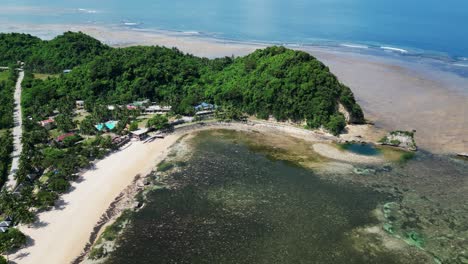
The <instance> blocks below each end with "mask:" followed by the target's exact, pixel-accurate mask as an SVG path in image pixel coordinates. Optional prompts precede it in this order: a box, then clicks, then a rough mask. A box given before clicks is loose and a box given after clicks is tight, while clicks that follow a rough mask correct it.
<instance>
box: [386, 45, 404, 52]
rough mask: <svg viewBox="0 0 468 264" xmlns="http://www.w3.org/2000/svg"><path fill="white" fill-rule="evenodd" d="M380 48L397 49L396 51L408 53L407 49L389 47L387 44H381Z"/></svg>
mask: <svg viewBox="0 0 468 264" xmlns="http://www.w3.org/2000/svg"><path fill="white" fill-rule="evenodd" d="M380 48H381V49H383V50H389V51H397V52H401V53H408V51H407V50H405V49H400V48H394V47H389V46H381V47H380Z"/></svg>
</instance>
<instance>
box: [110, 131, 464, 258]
mask: <svg viewBox="0 0 468 264" xmlns="http://www.w3.org/2000/svg"><path fill="white" fill-rule="evenodd" d="M183 144H186V145H185V146H183ZM187 145H189V146H190V151H187V148H186V147H187ZM163 164H165V165H164V167H165V168H167V169H165V170H164V171H160V172H157V173H156V174H155V175H154V176H153V177H154V181H155V183H156V185H157V186H158V188H155V189H154V190H152V191H149V192H148V193H147V194H146V199H145V200H146V204H145V206H144V207H143V209H141V210H140V211H138V212H136V213H133V214H131V216H129V224H128V225H126V226H125V228H124V230H123V233H122V235H121V236H120V237H119V238H118V239H117V240H116V245H117V249H116V250H115V251H114V252H112V253H110V254H109V255H108V257H107V258H106V261H105V262H106V263H154V262H155V261H157V263H464V262H463V261H466V260H467V252H465V251H464V249H465V248H467V247H466V245H467V239H468V233H467V224H466V223H468V219H467V217H468V208H467V205H466V203H460V201H467V199H466V198H467V197H466V195H467V194H466V189H467V177H466V176H465V175H464V174H463V172H464V171H465V172H466V169H467V166H466V163H464V162H459V161H454V160H450V159H448V158H445V157H440V156H432V155H430V154H427V153H418V154H417V155H416V157H415V158H413V159H412V160H409V161H406V162H404V163H401V162H388V163H385V164H378V165H376V164H374V165H363V164H353V163H343V162H336V161H333V160H330V159H328V158H324V157H322V156H320V155H318V154H317V153H315V152H314V151H313V148H312V147H311V144H310V142H307V141H304V140H302V139H296V138H292V137H287V136H285V135H280V134H277V135H272V134H264V133H260V132H258V133H257V132H239V131H230V130H210V131H201V132H198V133H196V134H195V135H194V136H191V137H187V138H185V139H184V140H182V141H181V142H179V143H178V144H176V145H175V146H174V147H173V154H172V155H170V157H168V158H167V159H166V161H164V163H163ZM168 164H170V165H171V166H168ZM324 167H336V168H339V169H324ZM442 183H443V184H442ZM161 186H163V188H161Z"/></svg>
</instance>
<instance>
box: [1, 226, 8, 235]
mask: <svg viewBox="0 0 468 264" xmlns="http://www.w3.org/2000/svg"><path fill="white" fill-rule="evenodd" d="M6 231H8V227H1V226H0V233H6Z"/></svg>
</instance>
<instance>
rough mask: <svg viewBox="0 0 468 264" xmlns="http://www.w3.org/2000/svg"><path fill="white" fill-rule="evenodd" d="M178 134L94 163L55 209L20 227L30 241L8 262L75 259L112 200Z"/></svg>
mask: <svg viewBox="0 0 468 264" xmlns="http://www.w3.org/2000/svg"><path fill="white" fill-rule="evenodd" d="M177 138H178V136H176V135H170V136H168V137H166V138H165V139H163V140H155V141H153V142H152V143H147V144H144V143H142V142H133V143H132V144H131V145H130V146H129V147H128V148H126V149H124V150H121V151H119V152H116V153H113V154H111V155H109V156H108V157H107V158H105V159H103V160H101V161H99V162H98V163H97V164H96V167H95V169H93V170H89V171H87V172H85V173H84V174H83V175H82V177H81V179H80V180H79V181H78V182H76V183H73V184H72V186H73V187H72V191H71V192H70V193H68V194H65V195H63V196H62V202H60V204H61V208H59V209H54V210H51V211H47V212H43V213H41V214H39V221H38V222H37V223H36V224H35V226H36V227H26V226H22V227H20V229H21V231H23V232H24V233H25V234H26V235H27V236H28V237H30V239H31V240H30V243H29V245H28V246H27V247H25V248H23V249H21V250H20V251H18V252H17V253H16V254H14V255H13V256H9V258H10V260H11V261H14V263H21V264H29V263H30V264H38V263H48V264H64V263H70V262H71V261H73V260H74V259H75V258H76V257H77V256H78V255H80V253H81V251H82V250H83V248H84V246H85V245H86V243H87V242H88V240H89V237H90V234H91V232H92V231H93V228H94V226H95V225H96V223H98V222H99V220H100V217H101V216H102V215H103V214H104V213H105V212H106V210H107V208H108V207H109V205H110V204H111V203H112V202H113V201H114V199H115V198H116V197H117V196H118V195H119V194H120V192H121V191H122V190H123V189H125V187H127V186H128V185H130V184H131V183H132V182H133V179H134V178H135V176H136V175H138V174H140V175H146V174H148V173H149V172H151V170H152V169H154V168H155V165H156V164H157V162H158V161H159V160H161V159H162V158H164V157H165V155H166V154H167V150H168V148H169V147H170V146H171V145H172V144H173V143H174V142H175V141H176V140H177Z"/></svg>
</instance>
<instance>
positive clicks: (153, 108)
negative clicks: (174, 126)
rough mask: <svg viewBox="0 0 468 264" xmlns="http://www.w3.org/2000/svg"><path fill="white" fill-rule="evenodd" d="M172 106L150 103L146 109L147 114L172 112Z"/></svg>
mask: <svg viewBox="0 0 468 264" xmlns="http://www.w3.org/2000/svg"><path fill="white" fill-rule="evenodd" d="M171 109H172V106H160V105H150V106H148V107H147V108H146V109H145V114H164V113H167V112H170V111H171Z"/></svg>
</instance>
